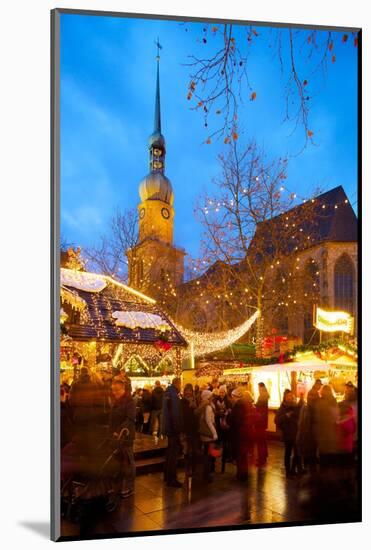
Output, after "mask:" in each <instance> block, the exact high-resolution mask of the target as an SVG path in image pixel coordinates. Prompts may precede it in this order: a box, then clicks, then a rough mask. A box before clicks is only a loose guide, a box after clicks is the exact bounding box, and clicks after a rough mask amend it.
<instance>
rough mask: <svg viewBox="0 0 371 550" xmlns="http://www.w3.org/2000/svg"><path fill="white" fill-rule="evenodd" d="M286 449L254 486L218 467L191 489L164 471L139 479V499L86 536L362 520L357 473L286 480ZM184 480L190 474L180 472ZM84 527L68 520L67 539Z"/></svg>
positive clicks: (274, 453)
mask: <svg viewBox="0 0 371 550" xmlns="http://www.w3.org/2000/svg"><path fill="white" fill-rule="evenodd" d="M282 463H283V447H282V445H281V444H280V443H277V442H272V443H270V444H269V459H268V465H267V466H266V467H265V468H256V467H255V466H253V465H252V466H251V468H250V470H249V477H248V482H247V483H245V484H241V482H237V481H236V480H235V466H234V465H233V464H227V468H226V471H225V473H224V474H222V473H220V471H219V469H220V468H219V465H218V464H217V468H216V473H215V475H214V480H213V481H212V482H211V483H205V482H202V481H201V480H199V479H197V478H194V479H193V480H192V484H191V488H190V490H189V491H187V489H186V484H184V487H183V488H181V489H175V488H169V487H166V486H165V485H164V483H163V478H162V473H150V474H145V475H141V476H138V477H137V479H136V487H135V495H133V496H131V497H129V498H128V499H126V500H122V502H120V506H119V507H118V509H117V510H115V511H114V512H112V513H110V514H105V515H104V516H100V517H99V518H98V519H97V518H96V519H95V520H93V519H92V520H91V522H90V523H89V525H88V527H87V531H86V533H85V536H93V535H104V534H118V533H123V534H124V533H127V532H136V531H138V532H145V531H157V530H159V531H160V530H162V529H165V530H166V529H189V528H207V527H216V526H218V527H220V526H233V525H241V524H242V525H256V524H272V523H274V524H277V523H286V522H289V523H290V522H304V523H305V522H312V521H316V522H323V523H326V522H336V521H359V520H360V512H359V510H358V499H357V487H356V485H357V484H356V472H355V469H354V470H350V471H349V470H348V471H347V472H344V471H343V470H341V471H340V470H334V469H333V470H331V471H330V472H328V473H326V475H325V476H324V475H320V474H318V473H317V474H311V475H309V474H304V475H302V476H300V477H297V478H295V479H286V477H285V474H284V468H283V464H282ZM179 479H180V480H181V481H183V480H184V473H183V471H182V469H181V468H179ZM80 534H81V535H82V533H80V528H79V526H78V525H76V524H73V523H70V522H67V521H63V522H62V535H63V536H65V537H77V536H79V535H80Z"/></svg>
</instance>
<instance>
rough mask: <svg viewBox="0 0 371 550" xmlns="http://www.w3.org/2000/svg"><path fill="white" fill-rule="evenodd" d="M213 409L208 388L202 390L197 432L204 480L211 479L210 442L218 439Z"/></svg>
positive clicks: (211, 397)
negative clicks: (201, 452) (200, 443)
mask: <svg viewBox="0 0 371 550" xmlns="http://www.w3.org/2000/svg"><path fill="white" fill-rule="evenodd" d="M214 411H215V409H214V404H213V394H212V392H211V391H210V390H203V392H202V393H201V405H200V406H199V407H198V409H197V411H196V414H197V415H198V419H199V424H198V433H199V435H200V439H201V442H202V446H203V454H204V468H203V478H204V480H205V481H208V482H210V481H212V475H211V472H212V470H213V459H212V457H211V455H210V449H211V444H212V443H213V442H214V441H217V439H218V433H217V431H216V424H215V412H214Z"/></svg>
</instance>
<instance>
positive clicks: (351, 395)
mask: <svg viewBox="0 0 371 550" xmlns="http://www.w3.org/2000/svg"><path fill="white" fill-rule="evenodd" d="M349 407H351V408H352V411H353V417H354V422H355V429H354V434H353V455H354V456H353V458H355V457H356V454H357V441H358V406H357V388H356V386H354V384H353V383H352V382H347V383H346V384H345V392H344V399H343V401H340V403H339V410H340V414H341V415H342V416H347V414H348V413H349V411H348V409H349Z"/></svg>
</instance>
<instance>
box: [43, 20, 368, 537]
mask: <svg viewBox="0 0 371 550" xmlns="http://www.w3.org/2000/svg"><path fill="white" fill-rule="evenodd" d="M361 64H362V32H361V29H358V28H345V27H335V26H333V27H327V26H321V25H312V24H308V25H298V24H288V23H286V24H285V23H268V22H255V21H240V20H220V19H213V18H212V14H210V18H195V17H178V16H163V15H147V14H134V13H115V12H100V11H89V10H70V9H55V10H52V12H51V221H52V223H51V258H52V265H51V342H52V345H51V375H52V376H51V410H52V418H51V538H52V540H54V541H67V540H84V539H98V538H115V537H132V536H144V535H145V536H148V535H159V534H174V533H178V534H184V533H195V532H205V531H208V532H212V531H222V530H223V531H227V530H228V531H230V530H241V529H242V530H247V529H255V528H262V527H264V528H266V527H280V526H294V525H295V526H298V525H321V524H330V523H348V522H358V521H361V500H362V493H361V489H362V486H361V479H362V478H361V458H362V437H361V433H362V430H361V426H362V422H361V418H362V414H361V413H362V394H361V389H362V368H361V363H362V341H361V338H362V336H361V334H362V319H361V304H362V293H361V267H362V258H361V252H360V249H361V246H360V245H361V244H362V241H361V237H362V235H361V220H360V213H361V212H362V202H361V201H362V194H361V174H362V158H361V150H362V143H361V135H362V124H361V122H362V112H361V106H362V101H361V100H362V97H361V90H362V81H361V76H362V72H361ZM146 173H147V175H145V176H144V177H143V175H144V174H146Z"/></svg>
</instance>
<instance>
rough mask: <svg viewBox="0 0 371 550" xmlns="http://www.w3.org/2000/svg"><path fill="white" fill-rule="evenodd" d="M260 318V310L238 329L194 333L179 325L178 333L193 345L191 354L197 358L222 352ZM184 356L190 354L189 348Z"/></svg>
mask: <svg viewBox="0 0 371 550" xmlns="http://www.w3.org/2000/svg"><path fill="white" fill-rule="evenodd" d="M259 316H260V310H257V311H256V312H255V313H254V314H253V315H252V316H251V317H250V318H249V319H247V320H246V321H245V322H244V323H242V324H241V325H239V326H238V327H236V328H234V329H230V330H226V331H222V332H215V333H212V332H195V331H193V330H190V329H186V328H184V327H182V326H180V325H179V324H178V325H177V326H178V329H179V332H180V333H181V334H182V335H183V336H184V338H185V339H186V340H187V342H188V343H190V342H192V344H193V353H194V357H199V356H200V355H206V354H208V353H213V352H216V351H219V350H222V349H224V348H226V347H228V346H230V345H231V344H233V343H234V342H236V341H237V340H239V339H240V338H241V337H242V336H243V335H244V334H246V332H248V330H250V328H251V327H252V325H253V324H254V323H255V321H256V320H257V318H258V317H259ZM185 353H186V356H189V354H190V353H191V351H190V348H188V349H187V350H186V352H185Z"/></svg>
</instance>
